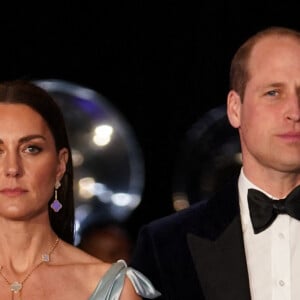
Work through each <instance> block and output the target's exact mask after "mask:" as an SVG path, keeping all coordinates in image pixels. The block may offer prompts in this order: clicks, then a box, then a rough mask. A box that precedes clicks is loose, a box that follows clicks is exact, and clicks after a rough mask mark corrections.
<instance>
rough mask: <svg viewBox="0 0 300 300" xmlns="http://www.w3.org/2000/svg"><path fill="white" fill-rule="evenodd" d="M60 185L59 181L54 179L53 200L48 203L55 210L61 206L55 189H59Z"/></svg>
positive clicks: (57, 210)
mask: <svg viewBox="0 0 300 300" xmlns="http://www.w3.org/2000/svg"><path fill="white" fill-rule="evenodd" d="M60 186H61V184H60V182H59V181H56V183H55V186H54V200H53V202H52V204H51V205H50V206H51V208H52V209H53V210H54V211H55V212H59V211H60V210H61V208H62V204H61V203H60V202H59V201H58V199H57V190H58V189H59V187H60Z"/></svg>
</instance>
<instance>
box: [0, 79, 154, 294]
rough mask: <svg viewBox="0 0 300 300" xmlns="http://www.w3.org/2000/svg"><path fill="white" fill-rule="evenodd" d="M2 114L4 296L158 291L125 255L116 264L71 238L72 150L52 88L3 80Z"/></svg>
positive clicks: (0, 256)
mask: <svg viewBox="0 0 300 300" xmlns="http://www.w3.org/2000/svg"><path fill="white" fill-rule="evenodd" d="M0 120H1V122H0V177H1V180H0V299H23V300H26V299H28V300H29V299H30V300H37V299H38V300H40V299H45V300H47V299H53V300H54V299H55V300H57V299H64V300H68V299H70V300H74V299H76V300H81V299H82V300H87V299H88V300H96V299H101V300H102V299H121V300H138V299H141V297H145V298H146V297H148V298H150V299H151V298H156V297H157V296H159V293H158V292H157V291H155V289H154V288H153V287H152V285H151V283H150V282H149V281H148V280H147V279H146V278H145V277H144V276H143V275H142V274H140V273H138V272H137V271H135V270H133V269H131V268H127V267H126V265H125V263H124V262H123V261H118V262H116V263H114V264H113V265H110V264H107V263H104V262H102V261H100V260H98V259H96V258H95V257H93V256H90V255H88V254H87V253H85V252H83V251H81V250H79V249H78V248H76V247H74V246H73V245H72V244H73V235H74V234H73V224H74V202H73V191H72V181H73V169H72V160H71V150H70V146H69V142H68V137H67V133H66V128H65V124H64V120H63V117H62V114H61V112H60V110H59V108H58V106H57V105H56V103H55V102H54V101H53V99H52V98H51V97H50V95H49V94H48V93H46V92H45V91H44V90H43V89H41V88H39V87H37V86H35V85H34V84H32V83H30V82H26V81H19V80H17V81H11V82H4V83H1V84H0ZM125 275H127V276H125ZM123 280H124V282H123ZM138 294H139V295H138Z"/></svg>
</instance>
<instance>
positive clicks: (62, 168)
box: [56, 148, 69, 181]
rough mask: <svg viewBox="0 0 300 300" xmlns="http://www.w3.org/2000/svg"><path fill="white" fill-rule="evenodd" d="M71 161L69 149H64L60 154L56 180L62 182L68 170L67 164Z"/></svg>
mask: <svg viewBox="0 0 300 300" xmlns="http://www.w3.org/2000/svg"><path fill="white" fill-rule="evenodd" d="M68 159H69V151H68V149H67V148H62V149H60V150H59V153H58V165H57V172H56V179H57V180H58V181H60V180H61V179H62V177H63V176H64V174H65V172H66V169H67V162H68Z"/></svg>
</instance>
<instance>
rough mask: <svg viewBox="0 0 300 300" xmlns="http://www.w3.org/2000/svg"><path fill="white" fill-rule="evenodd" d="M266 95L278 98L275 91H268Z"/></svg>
mask: <svg viewBox="0 0 300 300" xmlns="http://www.w3.org/2000/svg"><path fill="white" fill-rule="evenodd" d="M266 94H267V95H268V96H278V94H279V93H278V91H276V90H272V91H268V92H267V93H266Z"/></svg>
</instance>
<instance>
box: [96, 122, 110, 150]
mask: <svg viewBox="0 0 300 300" xmlns="http://www.w3.org/2000/svg"><path fill="white" fill-rule="evenodd" d="M113 132H114V130H113V128H112V126H110V125H100V126H97V127H96V128H95V135H94V137H93V141H94V143H95V144H96V145H97V146H106V145H107V144H109V143H110V141H111V136H112V134H113Z"/></svg>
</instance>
